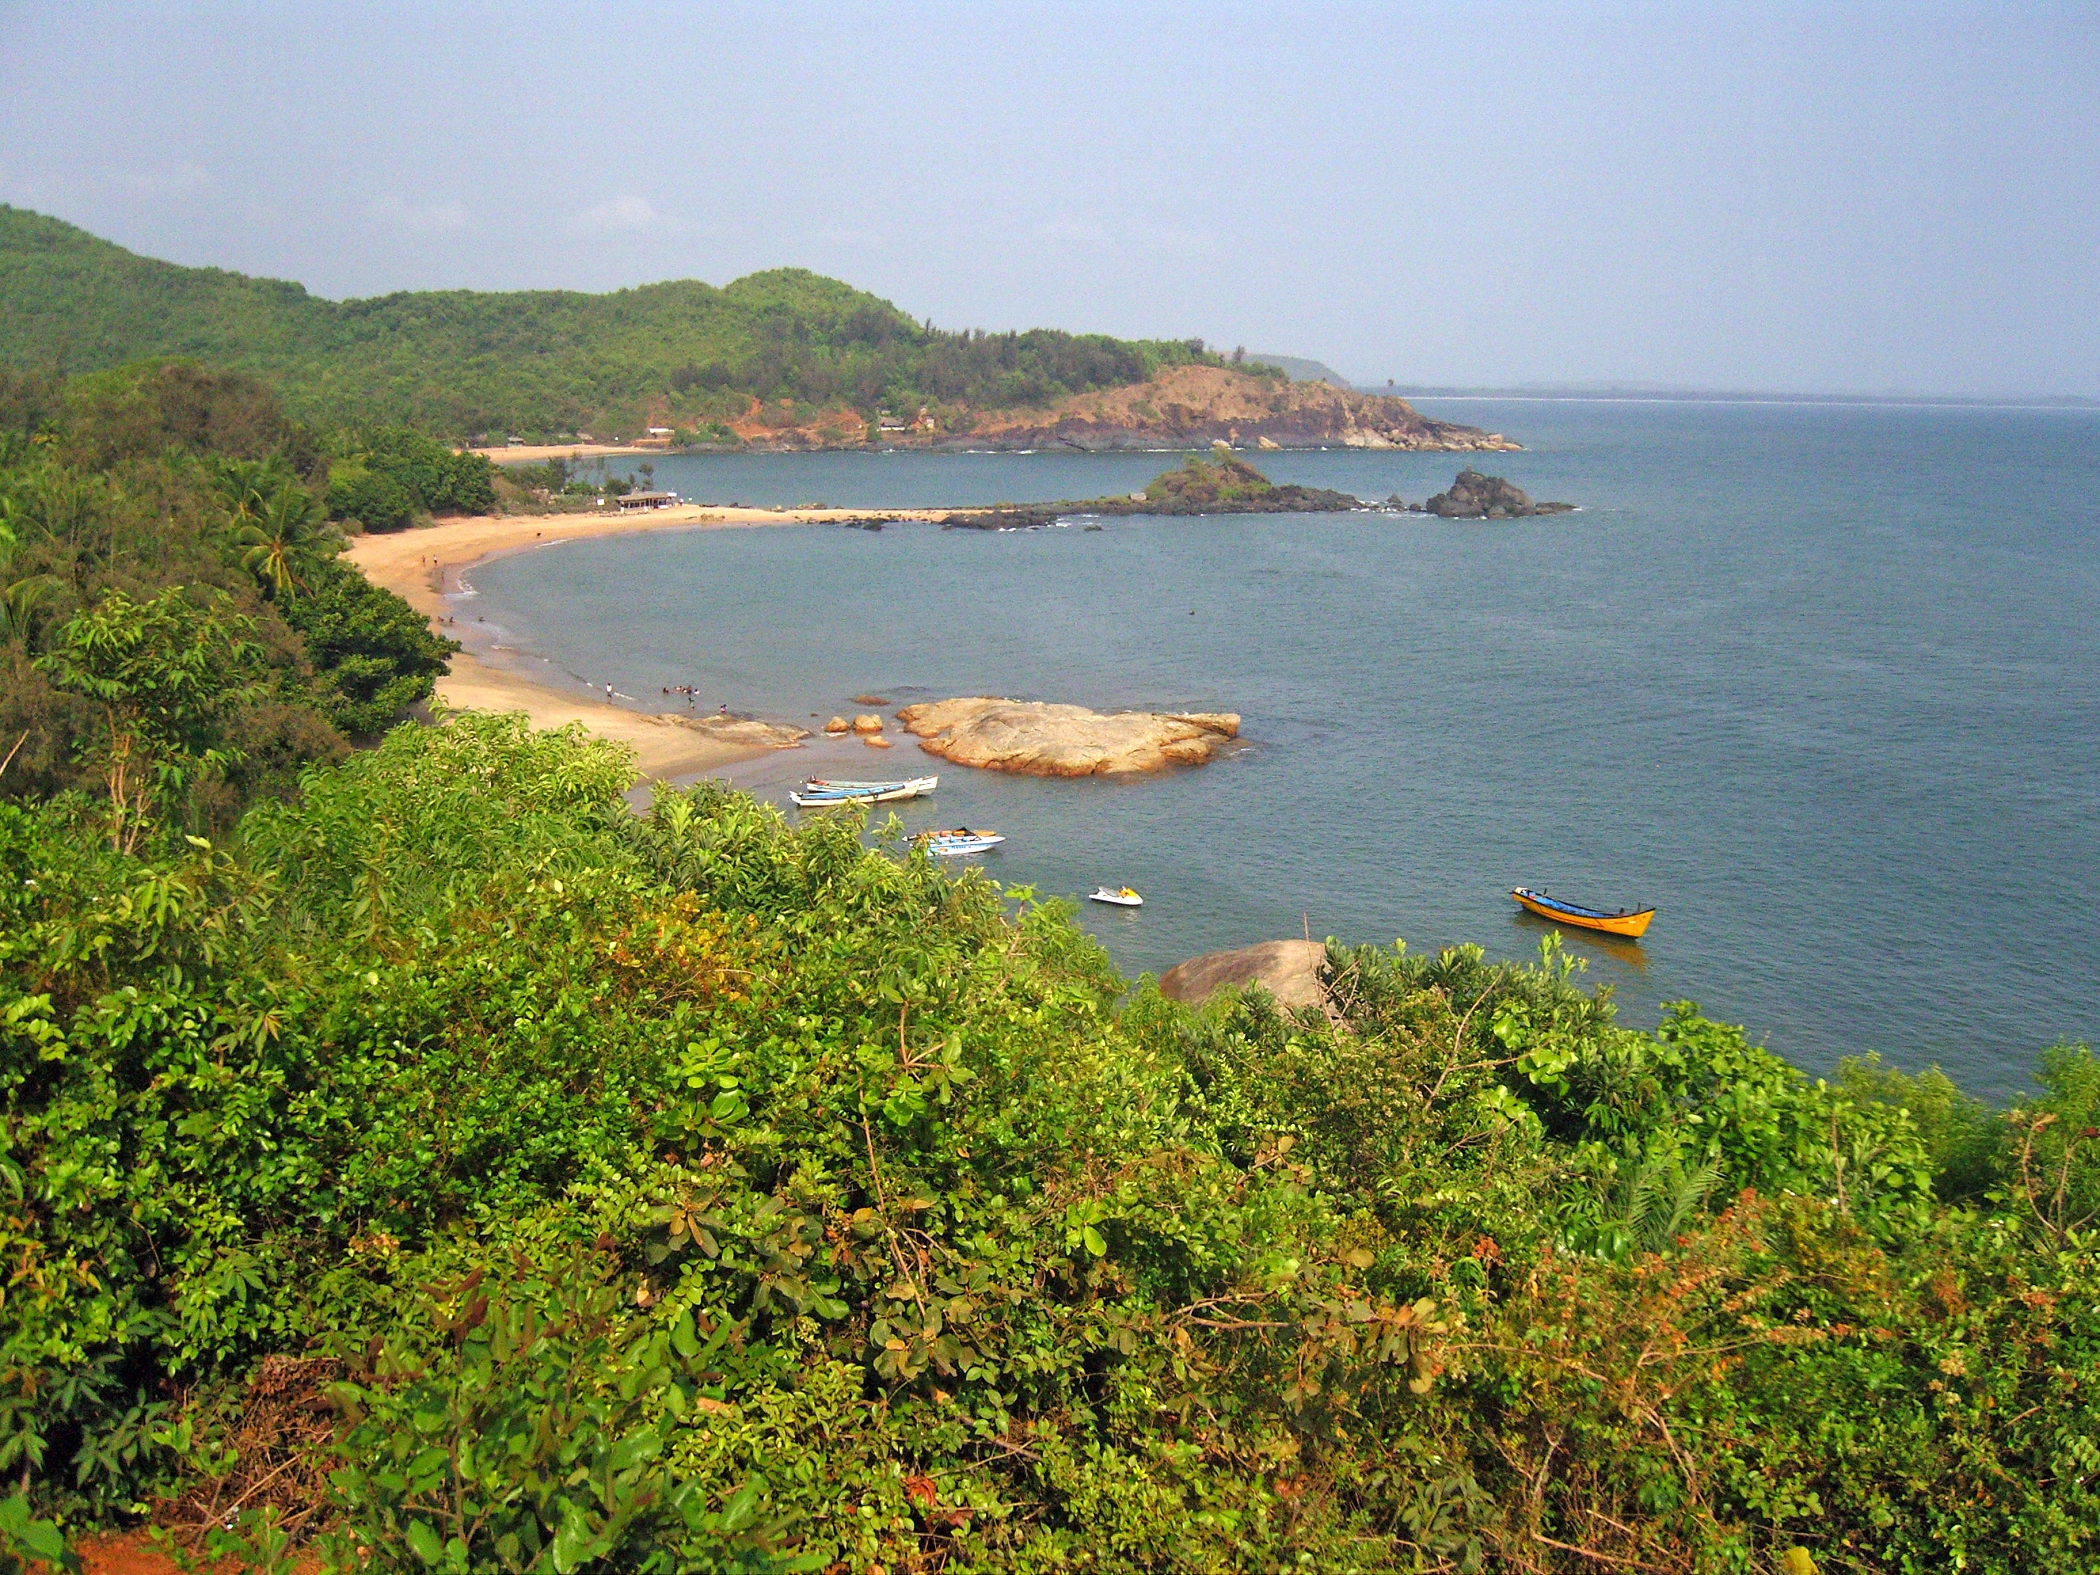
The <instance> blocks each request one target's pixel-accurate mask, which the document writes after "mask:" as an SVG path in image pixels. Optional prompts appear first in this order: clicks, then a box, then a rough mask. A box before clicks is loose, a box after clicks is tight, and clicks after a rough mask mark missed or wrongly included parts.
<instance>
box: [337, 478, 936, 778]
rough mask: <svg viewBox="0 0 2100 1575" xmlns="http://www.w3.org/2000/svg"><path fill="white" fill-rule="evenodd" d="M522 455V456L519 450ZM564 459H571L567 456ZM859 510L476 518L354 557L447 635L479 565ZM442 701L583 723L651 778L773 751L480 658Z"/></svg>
mask: <svg viewBox="0 0 2100 1575" xmlns="http://www.w3.org/2000/svg"><path fill="white" fill-rule="evenodd" d="M511 452H512V453H513V454H516V453H517V452H518V450H516V449H513V450H511ZM561 452H563V453H567V452H569V451H568V450H566V449H564V450H562V451H561ZM867 516H868V511H866V510H854V509H749V508H746V509H735V508H703V507H701V506H699V505H697V504H683V505H680V506H679V507H676V508H668V509H655V510H651V511H649V512H648V513H646V514H644V513H632V514H611V513H591V514H542V515H537V516H526V515H512V516H502V515H498V516H489V515H476V516H473V517H470V518H465V519H450V520H444V521H442V522H440V523H438V524H435V525H431V526H428V527H426V528H424V529H422V530H406V531H397V532H393V533H390V534H386V535H366V536H358V537H356V538H354V539H353V540H352V541H351V543H350V545H349V548H348V549H347V551H346V553H345V556H346V557H348V558H349V560H350V561H351V562H352V563H354V564H356V565H357V566H358V568H359V569H361V570H363V571H364V574H365V576H366V577H367V578H368V579H370V580H371V581H372V582H373V583H374V584H376V585H383V586H385V587H386V588H387V589H388V590H390V591H393V592H394V593H395V594H397V595H399V596H401V597H402V598H403V599H405V600H406V601H407V602H408V604H409V605H410V606H412V607H414V608H415V609H416V611H418V612H420V613H421V614H423V616H424V617H426V618H428V619H429V620H430V621H431V624H432V626H433V627H435V628H437V629H438V630H439V632H441V633H445V634H451V635H455V636H456V635H458V634H459V633H460V631H459V630H458V629H456V628H454V629H446V628H445V627H444V619H445V615H446V612H447V607H446V604H445V600H444V598H445V595H446V594H447V593H448V592H450V591H455V590H457V589H458V588H459V577H460V574H461V573H462V572H463V571H464V570H466V569H468V568H470V567H471V566H473V565H474V564H476V563H481V562H484V561H486V560H487V559H489V558H492V557H496V556H499V555H502V554H505V553H511V552H527V551H530V550H532V549H533V548H535V547H544V546H548V545H550V544H552V543H554V542H561V541H581V540H584V539H586V538H588V537H592V536H616V535H628V534H634V533H638V532H642V531H658V530H708V529H730V528H737V527H752V526H762V525H812V524H822V523H824V522H826V521H829V520H838V519H862V518H866V517H867ZM883 517H884V518H892V519H919V518H925V517H926V514H925V513H924V512H923V511H911V510H903V511H883ZM437 696H438V698H439V699H440V700H442V701H443V702H444V703H445V704H446V705H448V706H451V707H454V708H455V709H459V710H474V711H523V712H524V713H525V714H526V715H527V716H529V717H531V718H532V723H533V726H535V727H562V726H566V725H567V724H568V723H570V722H581V723H582V724H583V725H584V726H585V727H586V728H588V729H589V730H590V732H591V733H592V734H594V735H595V736H597V737H599V738H610V739H617V740H619V741H620V742H621V743H625V744H630V745H632V746H633V747H634V752H635V763H636V764H637V766H639V767H640V769H641V772H642V774H643V775H644V776H649V777H682V776H692V775H695V774H697V773H700V772H705V771H712V770H715V769H716V768H718V767H721V766H725V765H728V764H730V763H731V762H732V761H738V760H749V759H752V758H754V757H756V756H759V755H763V754H767V753H769V752H770V751H768V750H766V749H763V748H753V747H750V746H748V745H743V744H735V743H727V742H724V741H723V740H720V739H714V738H709V737H707V736H705V735H704V734H701V733H696V732H695V731H693V730H692V729H691V728H688V727H686V726H683V725H682V724H681V723H679V722H677V721H675V720H671V719H669V718H665V717H658V716H655V715H653V714H651V713H649V712H645V711H631V710H628V709H627V708H626V707H624V706H617V705H608V704H606V703H604V702H602V701H596V700H589V699H585V698H582V697H580V696H578V695H576V694H575V693H574V692H572V691H569V690H566V689H561V690H557V689H551V688H548V687H547V686H546V685H544V684H537V683H534V682H532V681H531V680H530V679H528V678H525V677H523V676H521V675H519V674H517V673H513V672H509V671H507V670H505V669H503V668H500V667H495V666H491V665H490V664H489V663H487V662H483V661H481V660H479V659H478V658H477V657H476V656H475V655H474V654H473V653H472V652H471V651H461V652H460V653H459V654H458V655H457V656H455V657H453V658H452V671H451V672H450V673H448V674H447V675H446V676H445V677H443V678H441V679H439V680H438V684H437Z"/></svg>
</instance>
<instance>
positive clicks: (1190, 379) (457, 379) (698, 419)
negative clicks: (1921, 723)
mask: <svg viewBox="0 0 2100 1575" xmlns="http://www.w3.org/2000/svg"><path fill="white" fill-rule="evenodd" d="M0 297H4V298H5V299H6V301H7V303H8V310H7V312H6V313H4V314H0V363H6V364H12V365H22V366H38V367H43V368H47V369H49V370H51V371H53V372H62V373H77V372H95V371H102V370H105V369H107V368H110V367H115V366H119V365H122V364H124V363H126V362H131V361H138V360H143V359H150V358H155V357H163V356H181V357H188V358H194V359H197V360H201V361H204V362H207V363H209V364H211V365H214V366H220V367H227V368H232V369H235V370H238V371H242V372H248V373H253V374H258V375H260V376H262V377H265V378H267V379H269V380H270V381H271V382H272V383H274V384H275V385H276V386H277V388H278V390H279V392H280V394H281V396H282V398H283V400H284V402H285V405H286V407H287V408H288V410H289V411H290V413H291V414H293V415H294V416H297V417H299V418H301V419H303V420H306V421H309V422H315V423H319V424H322V425H356V424H365V423H402V424H407V425H410V426H414V427H416V428H417V429H419V430H421V431H424V432H428V433H431V434H433V435H436V436H442V437H449V438H451V439H452V440H454V441H455V442H458V443H460V444H461V445H463V446H468V447H473V448H476V449H479V450H481V451H482V452H484V453H488V454H490V455H491V457H494V458H497V459H503V460H508V459H511V458H517V459H521V460H522V459H526V458H528V457H540V458H544V457H547V456H548V455H549V454H550V453H560V454H567V453H570V452H573V451H580V452H585V453H603V452H614V453H619V452H628V451H630V450H635V449H641V448H645V447H654V448H661V449H682V450H702V451H710V450H711V451H739V450H742V451H791V450H793V451H801V450H810V449H867V448H925V449H1030V448H1049V447H1064V448H1074V449H1146V448H1177V447H1184V446H1187V445H1191V444H1205V443H1209V442H1211V441H1213V440H1222V441H1225V442H1229V443H1235V444H1240V443H1244V444H1247V445H1249V446H1252V447H1257V448H1279V449H1281V448H1329V447H1350V448H1372V449H1430V450H1437V449H1445V450H1453V451H1486V452H1493V451H1496V450H1501V449H1510V448H1515V447H1517V446H1518V445H1517V444H1514V443H1512V442H1510V441H1509V440H1508V439H1506V438H1504V437H1503V436H1502V435H1501V434H1499V433H1495V432H1489V431H1485V430H1483V429H1481V428H1479V427H1471V426H1462V425H1459V424H1456V423H1453V422H1448V421H1435V420H1431V419H1430V418H1428V417H1426V416H1423V415H1422V414H1420V413H1419V412H1418V411H1417V410H1416V409H1415V408H1414V407H1413V406H1412V405H1410V404H1409V403H1408V402H1407V401H1406V400H1404V399H1400V398H1396V397H1393V396H1391V395H1386V394H1366V393H1361V392H1357V391H1354V390H1350V389H1344V388H1340V387H1337V386H1335V385H1334V384H1332V383H1329V382H1325V381H1316V380H1309V381H1293V380H1292V378H1291V377H1290V376H1289V375H1288V374H1287V373H1286V372H1285V371H1284V370H1283V369H1282V368H1280V367H1277V366H1273V365H1269V364H1267V363H1264V362H1261V361H1259V360H1255V359H1250V358H1249V357H1248V356H1247V355H1246V354H1245V352H1244V351H1235V352H1232V353H1230V354H1226V353H1222V352H1220V351H1218V350H1215V349H1213V348H1211V347H1209V346H1207V345H1205V344H1204V342H1203V341H1202V340H1200V339H1136V340H1132V339H1116V338H1112V337H1110V336H1109V335H1106V334H1074V333H1067V332H1064V331H1062V330H1058V329H1047V328H1039V329H1029V330H1027V331H1025V332H1016V333H1004V334H987V333H985V332H983V331H982V330H981V329H963V330H959V331H949V330H945V329H939V328H935V327H934V326H933V324H932V322H931V321H930V320H927V321H924V322H922V321H918V320H916V319H914V318H912V317H910V316H908V315H906V314H905V313H904V312H902V311H899V310H898V309H897V308H896V307H895V306H893V305H892V304H891V303H890V302H888V301H885V300H882V299H881V298H879V297H877V296H873V295H869V294H867V293H866V292H864V291H861V290H856V289H854V288H852V287H851V286H850V285H846V284H842V283H840V282H839V281H838V280H835V279H826V278H823V277H820V276H819V275H817V274H814V273H810V272H808V271H807V270H805V269H799V268H776V269H772V270H770V271H767V272H764V273H755V274H750V275H747V276H746V277H744V278H741V279H738V280H735V281H733V282H732V283H730V284H727V285H724V286H722V287H720V288H717V287H715V286H713V285H709V284H704V283H702V282H700V281H699V280H695V279H680V280H672V281H669V282H666V283H662V284H652V285H644V286H641V287H639V288H636V289H630V290H618V291H614V292H611V293H608V294H602V295H592V294H585V293H583V292H580V291H574V290H517V291H505V292H489V291H475V290H444V291H414V292H401V293H398V294H394V295H388V296H382V297H379V298H377V299H373V300H363V301H331V300H327V299H325V298H323V297H321V296H317V295H312V294H309V293H308V292H307V290H306V289H305V288H304V287H303V286H301V285H298V284H294V283H290V282H287V281H284V280H277V279H252V278H248V277H246V276H245V275H242V274H237V273H231V272H228V271H226V270H223V269H218V268H187V267H181V266H178V265H177V264H174V263H169V262H161V261H158V260H156V259H153V258H148V257H141V256H138V255H137V254H136V253H133V252H129V251H126V250H125V249H124V248H122V247H120V246H117V245H114V244H113V243H111V242H109V241H105V240H101V239H99V238H97V237H96V236H93V235H90V234H88V233H87V232H86V231H85V230H82V229H79V228H77V227H75V226H73V225H70V224H67V223H65V222H63V221H62V220H59V219H54V218H50V217H47V216H45V215H43V214H38V213H32V212H29V211H27V210H25V209H21V208H13V207H7V206H5V205H0Z"/></svg>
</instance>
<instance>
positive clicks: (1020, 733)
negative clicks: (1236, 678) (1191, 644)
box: [897, 695, 1240, 777]
mask: <svg viewBox="0 0 2100 1575" xmlns="http://www.w3.org/2000/svg"><path fill="white" fill-rule="evenodd" d="M897 722H898V725H900V726H901V727H903V728H905V729H906V730H907V731H909V732H911V733H914V734H916V735H917V736H918V738H919V740H920V743H919V747H920V748H921V749H923V750H925V751H926V752H927V753H928V754H930V755H938V756H940V758H941V759H943V760H951V761H953V762H954V763H955V764H956V765H959V766H976V767H979V768H980V769H982V770H985V771H1013V772H1018V773H1020V774H1022V775H1024V776H1035V777H1097V776H1112V775H1118V774H1121V773H1124V772H1131V771H1157V770H1160V769H1161V768H1162V767H1165V766H1200V765H1202V764H1203V763H1204V762H1205V761H1207V760H1209V759H1211V758H1212V757H1213V756H1214V755H1216V754H1218V753H1219V752H1220V751H1221V750H1223V749H1224V748H1225V746H1226V745H1227V744H1229V743H1230V742H1231V741H1232V740H1233V739H1235V738H1237V737H1239V733H1240V719H1239V718H1238V717H1237V716H1235V715H1233V714H1231V713H1230V712H1220V713H1200V714H1194V713H1192V714H1189V715H1184V716H1161V715H1158V714H1156V713H1154V712H1151V711H1117V712H1115V713H1113V714H1111V715H1106V716H1104V715H1103V714H1102V713H1100V712H1099V711H1089V710H1087V709H1086V708H1085V707H1084V706H1076V705H1050V704H1046V703H1045V702H1043V701H1040V700H998V699H993V698H991V697H989V696H985V695H978V696H974V697H971V698H968V699H961V700H934V701H930V702H928V703H926V704H924V705H908V706H906V707H904V709H903V710H901V711H899V712H898V713H897Z"/></svg>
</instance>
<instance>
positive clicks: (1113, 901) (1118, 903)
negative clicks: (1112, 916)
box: [1087, 891, 1145, 908]
mask: <svg viewBox="0 0 2100 1575" xmlns="http://www.w3.org/2000/svg"><path fill="white" fill-rule="evenodd" d="M1087 901H1089V902H1105V903H1107V904H1108V905H1109V906H1110V907H1113V908H1142V907H1144V905H1145V899H1144V898H1143V897H1126V896H1124V895H1123V894H1122V893H1121V892H1116V891H1097V892H1095V893H1094V894H1093V895H1092V896H1091V897H1089V898H1088V899H1087Z"/></svg>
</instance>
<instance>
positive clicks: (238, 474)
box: [211, 455, 292, 531]
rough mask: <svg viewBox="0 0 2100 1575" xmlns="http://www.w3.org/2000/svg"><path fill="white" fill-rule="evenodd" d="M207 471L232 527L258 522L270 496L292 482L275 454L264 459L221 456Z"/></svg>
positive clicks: (266, 507) (243, 526) (273, 495)
mask: <svg viewBox="0 0 2100 1575" xmlns="http://www.w3.org/2000/svg"><path fill="white" fill-rule="evenodd" d="M211 471H212V482H213V484H214V485H216V486H217V487H218V489H219V494H220V496H221V497H223V498H225V500H226V509H227V512H228V513H229V514H230V515H231V516H232V524H233V528H234V529H235V530H236V531H241V530H245V529H246V528H247V527H249V526H250V525H254V524H258V523H260V522H261V520H262V517H263V515H264V513H265V512H267V511H268V509H269V507H270V500H271V499H272V498H274V497H275V496H276V495H277V494H278V493H280V492H282V491H283V490H284V489H285V488H286V487H288V486H290V485H292V478H291V477H290V476H289V475H288V474H286V472H285V468H284V462H283V461H282V460H281V459H279V458H277V457H276V456H275V455H272V456H271V457H270V458H268V459H222V460H218V461H216V462H215V463H214V464H213V465H212V467H211Z"/></svg>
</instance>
